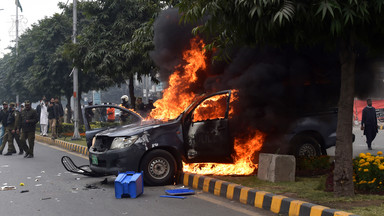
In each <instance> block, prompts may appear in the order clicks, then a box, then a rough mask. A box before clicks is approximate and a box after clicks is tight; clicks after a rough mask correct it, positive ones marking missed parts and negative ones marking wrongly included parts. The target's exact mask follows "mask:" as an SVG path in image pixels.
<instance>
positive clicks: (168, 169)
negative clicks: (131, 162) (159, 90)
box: [140, 149, 176, 186]
mask: <svg viewBox="0 0 384 216" xmlns="http://www.w3.org/2000/svg"><path fill="white" fill-rule="evenodd" d="M140 170H142V171H143V172H144V181H145V183H146V184H148V185H154V186H158V185H167V184H172V183H173V182H174V178H175V172H176V161H175V158H174V157H173V156H172V155H171V154H170V153H169V152H167V151H165V150H160V149H157V150H153V151H151V152H149V153H148V154H147V155H145V156H144V158H143V160H142V162H141V164H140Z"/></svg>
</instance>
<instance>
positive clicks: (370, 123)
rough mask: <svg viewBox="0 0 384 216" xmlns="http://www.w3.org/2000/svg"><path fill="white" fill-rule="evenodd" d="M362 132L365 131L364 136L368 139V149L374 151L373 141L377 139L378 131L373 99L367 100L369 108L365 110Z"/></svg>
mask: <svg viewBox="0 0 384 216" xmlns="http://www.w3.org/2000/svg"><path fill="white" fill-rule="evenodd" d="M361 130H364V135H365V136H366V137H367V145H368V149H369V150H372V147H371V145H372V141H373V140H374V139H375V137H376V134H377V132H378V130H377V117H376V109H375V108H374V107H373V106H372V100H371V99H368V100H367V106H366V107H365V108H364V109H363V116H362V119H361Z"/></svg>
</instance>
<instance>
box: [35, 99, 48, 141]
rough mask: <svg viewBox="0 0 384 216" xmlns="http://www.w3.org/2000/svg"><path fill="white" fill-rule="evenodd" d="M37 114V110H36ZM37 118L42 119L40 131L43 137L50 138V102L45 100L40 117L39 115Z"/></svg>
mask: <svg viewBox="0 0 384 216" xmlns="http://www.w3.org/2000/svg"><path fill="white" fill-rule="evenodd" d="M36 112H37V110H36ZM37 116H38V117H40V129H41V135H42V136H48V101H47V100H45V101H43V103H42V104H41V106H40V115H39V113H37Z"/></svg>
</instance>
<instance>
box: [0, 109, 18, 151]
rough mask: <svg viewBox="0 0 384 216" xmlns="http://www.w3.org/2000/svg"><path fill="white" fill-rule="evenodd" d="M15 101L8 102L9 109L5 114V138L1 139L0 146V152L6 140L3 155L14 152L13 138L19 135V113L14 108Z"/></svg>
mask: <svg viewBox="0 0 384 216" xmlns="http://www.w3.org/2000/svg"><path fill="white" fill-rule="evenodd" d="M15 106H16V104H15V102H11V103H9V110H8V115H7V126H6V127H5V136H4V137H6V140H4V139H3V142H4V143H3V145H2V146H1V147H0V152H3V150H4V147H5V144H6V143H5V141H7V142H8V152H7V153H6V154H4V155H5V156H8V155H12V154H13V153H16V149H15V146H14V145H13V139H15V136H19V129H18V127H17V126H18V124H19V120H20V118H19V117H20V113H19V111H17V110H16V109H15Z"/></svg>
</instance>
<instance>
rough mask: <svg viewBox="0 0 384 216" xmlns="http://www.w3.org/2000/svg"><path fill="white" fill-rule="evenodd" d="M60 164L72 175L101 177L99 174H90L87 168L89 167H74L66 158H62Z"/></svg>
mask: <svg viewBox="0 0 384 216" xmlns="http://www.w3.org/2000/svg"><path fill="white" fill-rule="evenodd" d="M61 163H62V164H63V166H64V168H65V169H66V170H67V171H69V172H72V173H76V174H82V175H86V176H93V177H97V176H102V175H100V174H99V173H95V172H92V170H91V169H90V168H89V165H83V166H76V165H75V163H73V161H72V159H71V158H70V157H68V156H63V157H62V158H61Z"/></svg>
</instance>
